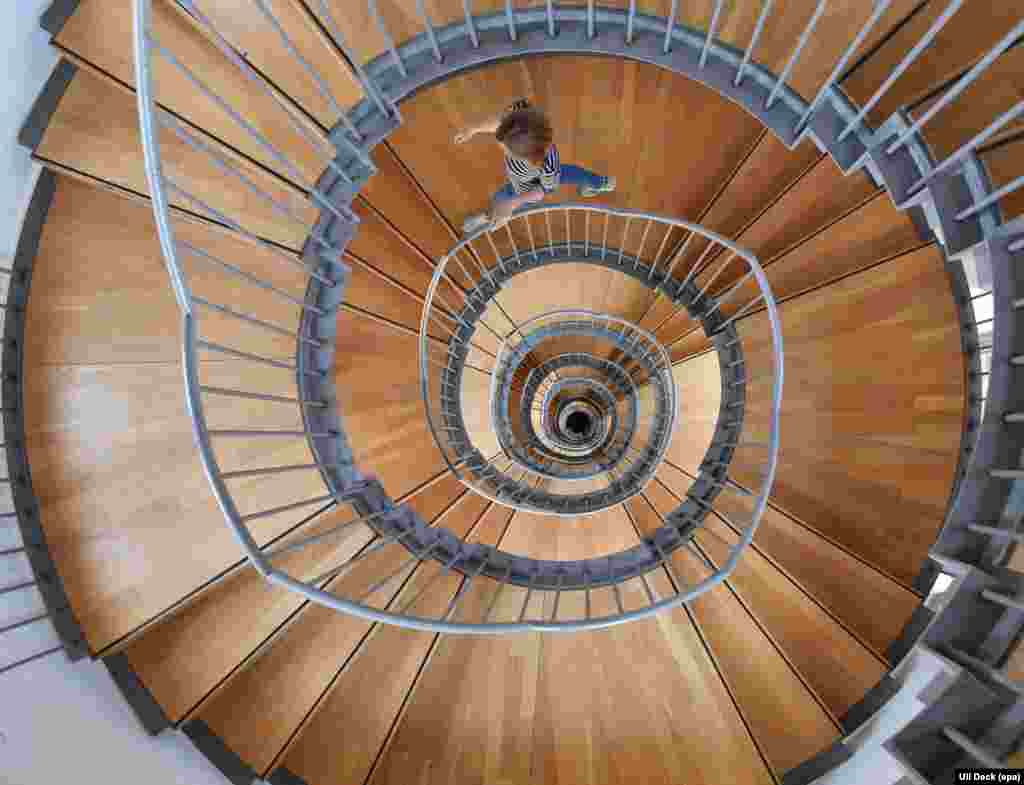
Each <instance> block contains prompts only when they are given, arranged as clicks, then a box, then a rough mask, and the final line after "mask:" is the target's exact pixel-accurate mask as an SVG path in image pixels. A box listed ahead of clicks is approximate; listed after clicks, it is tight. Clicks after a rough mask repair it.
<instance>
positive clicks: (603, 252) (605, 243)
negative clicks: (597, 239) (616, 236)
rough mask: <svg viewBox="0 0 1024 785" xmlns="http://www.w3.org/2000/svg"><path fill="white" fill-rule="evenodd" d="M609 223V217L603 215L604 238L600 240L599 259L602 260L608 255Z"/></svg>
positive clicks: (607, 214) (606, 214)
mask: <svg viewBox="0 0 1024 785" xmlns="http://www.w3.org/2000/svg"><path fill="white" fill-rule="evenodd" d="M609 223H611V215H610V214H609V213H605V214H604V237H603V239H602V240H601V258H602V259H604V258H605V255H606V254H607V253H608V224H609Z"/></svg>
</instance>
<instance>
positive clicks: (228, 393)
mask: <svg viewBox="0 0 1024 785" xmlns="http://www.w3.org/2000/svg"><path fill="white" fill-rule="evenodd" d="M199 391H200V392H201V393H205V394H207V395H222V396H225V397H228V398H248V399H251V400H255V401H270V402H273V403H295V404H299V405H301V406H316V407H325V406H327V403H326V402H325V401H303V400H300V399H299V398H286V397H284V396H281V395H264V394H263V393H253V392H246V391H245V390H234V389H231V388H228V387H207V386H201V387H200V388H199Z"/></svg>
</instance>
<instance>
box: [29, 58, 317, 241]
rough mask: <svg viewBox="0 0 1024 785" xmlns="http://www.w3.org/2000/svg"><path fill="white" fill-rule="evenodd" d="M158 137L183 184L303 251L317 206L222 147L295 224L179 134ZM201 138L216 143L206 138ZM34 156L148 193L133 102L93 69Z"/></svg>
mask: <svg viewBox="0 0 1024 785" xmlns="http://www.w3.org/2000/svg"><path fill="white" fill-rule="evenodd" d="M97 106H103V113H102V114H100V113H97V112H96V107H97ZM193 136H198V135H197V134H195V133H193ZM158 139H159V144H160V150H161V158H162V161H163V163H164V173H165V175H166V176H167V177H168V178H170V179H171V180H173V181H174V182H175V183H176V184H177V185H179V186H180V187H181V188H183V189H185V190H186V191H189V192H190V193H192V194H194V195H196V196H198V197H199V198H200V199H202V200H203V201H204V202H206V203H207V204H209V205H211V206H212V207H213V208H214V209H216V210H218V211H219V212H221V213H224V214H226V215H227V216H228V217H229V218H231V219H233V220H236V221H239V222H240V223H241V224H243V225H244V226H245V227H246V228H247V229H249V230H250V231H252V232H254V233H256V234H257V235H258V236H260V237H262V238H263V239H266V240H272V241H274V242H278V243H281V244H283V245H285V246H287V247H289V248H292V249H293V250H296V251H299V250H301V249H302V244H303V242H305V239H306V237H307V235H308V234H309V229H310V228H311V227H312V225H313V223H314V222H315V221H316V217H317V214H318V211H317V210H316V209H315V208H314V207H313V206H312V205H311V204H310V203H309V202H308V201H307V200H306V198H305V196H303V195H302V194H301V192H299V191H297V190H296V189H294V188H292V187H291V186H286V185H284V184H283V183H281V181H279V180H278V179H277V178H275V177H272V176H270V175H268V174H267V173H266V172H265V171H263V170H262V169H259V168H257V167H256V166H254V165H253V164H251V163H249V162H247V161H245V160H244V159H242V158H240V157H238V156H236V155H233V154H231V153H230V152H229V151H228V150H226V149H225V148H223V147H218V149H217V153H218V155H220V156H222V157H223V158H225V159H227V160H229V161H230V162H231V164H232V165H233V166H235V167H237V168H238V169H239V170H240V171H241V172H242V173H243V174H244V175H245V176H246V177H248V178H249V179H250V180H251V181H252V182H254V183H255V185H256V186H257V187H259V188H261V189H262V190H263V191H265V192H266V193H268V194H270V195H271V196H273V197H274V198H275V199H277V200H278V201H279V202H281V203H283V204H286V205H288V207H289V208H290V209H291V210H292V212H294V213H295V214H296V216H298V217H299V218H300V219H301V223H298V224H294V223H291V222H290V220H289V219H286V218H284V217H282V216H281V214H280V213H278V212H276V211H275V210H274V209H273V208H272V207H270V205H269V204H268V203H266V202H264V201H262V200H261V199H260V198H259V197H257V196H255V195H254V194H252V193H250V192H249V191H248V190H247V189H246V186H245V185H243V184H242V183H240V182H239V181H238V180H236V179H235V178H233V177H229V176H226V175H223V174H221V173H220V172H219V171H218V170H217V168H216V167H215V165H214V164H212V163H211V162H210V160H209V158H207V157H206V156H205V155H204V154H203V153H201V152H197V151H196V150H193V149H192V148H191V147H189V146H188V144H187V143H185V142H184V141H182V140H181V139H179V138H178V136H177V135H175V133H174V132H173V131H169V130H166V129H164V130H162V131H159V132H158ZM201 141H202V142H203V143H204V144H211V145H215V143H214V142H212V140H210V139H208V138H202V140H201ZM35 155H36V156H37V157H39V158H41V159H43V160H44V161H53V162H55V163H57V164H60V165H62V166H67V167H71V168H72V169H74V170H76V171H79V172H82V173H83V174H86V175H88V176H90V177H93V178H96V179H97V180H101V181H103V182H109V183H114V184H115V185H118V186H121V187H122V188H128V189H131V190H132V191H135V192H136V193H141V194H148V193H149V184H148V182H147V180H146V170H145V161H144V159H143V152H142V140H141V136H140V133H139V119H138V112H137V109H136V105H135V99H134V97H133V96H132V95H131V94H130V93H128V92H126V91H124V90H123V89H122V88H121V87H119V86H118V85H116V84H115V83H113V82H111V81H109V80H107V79H105V78H104V77H102V76H99V75H97V74H96V73H94V72H92V71H90V70H88V69H79V71H78V72H77V73H76V74H75V78H74V79H73V80H72V81H71V84H70V85H68V88H67V91H66V92H65V94H64V97H63V99H62V100H61V102H60V104H59V105H58V107H57V111H56V112H55V113H54V115H53V117H52V118H51V119H50V124H49V125H48V126H47V128H46V132H45V134H44V135H43V139H42V141H41V142H40V143H39V145H38V146H37V147H36V150H35ZM168 199H169V200H170V202H171V204H174V205H175V206H178V207H181V208H183V209H185V210H188V211H190V212H193V213H196V214H199V215H203V216H204V217H211V216H209V215H208V214H206V213H204V211H203V210H202V208H200V207H197V206H196V205H195V204H193V203H192V202H190V201H189V200H188V199H185V198H183V197H179V196H178V195H177V194H175V193H173V192H170V191H169V192H168Z"/></svg>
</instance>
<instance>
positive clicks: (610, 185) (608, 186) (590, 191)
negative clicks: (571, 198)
mask: <svg viewBox="0 0 1024 785" xmlns="http://www.w3.org/2000/svg"><path fill="white" fill-rule="evenodd" d="M614 190H615V178H614V177H606V178H604V185H601V186H599V187H597V188H595V187H594V186H592V185H585V186H583V187H582V188H580V196H597V195H598V194H603V193H611V192H612V191H614Z"/></svg>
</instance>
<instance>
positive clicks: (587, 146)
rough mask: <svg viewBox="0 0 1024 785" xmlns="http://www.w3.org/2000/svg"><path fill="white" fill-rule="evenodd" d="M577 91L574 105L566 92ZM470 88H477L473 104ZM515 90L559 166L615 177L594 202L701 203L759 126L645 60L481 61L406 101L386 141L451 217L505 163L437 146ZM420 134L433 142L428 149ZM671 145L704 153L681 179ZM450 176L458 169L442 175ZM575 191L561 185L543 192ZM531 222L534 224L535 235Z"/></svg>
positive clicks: (693, 209) (481, 148) (484, 148)
mask: <svg viewBox="0 0 1024 785" xmlns="http://www.w3.org/2000/svg"><path fill="white" fill-rule="evenodd" d="M474 7H475V6H474ZM584 94H585V95H587V102H586V108H585V111H583V110H581V109H580V108H579V104H578V98H577V97H576V96H578V95H584ZM480 95H486V96H488V100H487V102H486V103H485V104H483V105H482V104H481V103H480V100H479V96H480ZM523 96H529V97H530V98H532V99H533V100H535V101H536V103H537V104H538V105H540V106H543V107H544V108H545V110H546V111H547V112H549V114H550V116H551V122H552V125H553V127H554V128H555V141H556V143H557V144H558V145H559V153H560V156H561V159H562V162H563V163H573V164H578V165H580V166H583V167H586V168H588V169H591V170H593V171H596V172H598V173H601V174H608V175H614V176H616V177H617V178H618V183H619V184H618V189H617V190H616V192H615V193H613V194H607V195H602V199H601V202H602V203H603V204H611V205H613V206H623V207H635V206H636V205H638V204H642V205H644V207H645V209H648V210H650V211H652V212H662V213H669V214H672V215H679V216H683V217H687V218H689V217H694V218H695V217H696V216H697V215H698V214H699V213H700V212H701V211H702V210H703V208H704V207H705V206H706V205H707V204H708V203H709V202H710V201H711V199H712V197H713V196H714V194H715V192H716V191H717V190H718V188H719V187H720V185H721V183H722V181H723V180H724V178H725V177H727V176H728V174H729V173H730V172H731V171H732V170H733V169H734V168H735V167H736V165H737V164H738V163H739V161H740V160H742V159H743V157H744V156H746V154H747V152H749V150H750V148H751V146H752V145H753V144H754V143H755V142H756V141H757V139H758V138H760V133H761V129H760V128H759V126H758V124H757V121H756V120H754V119H753V117H751V116H750V115H748V114H746V113H745V112H743V111H742V110H741V109H740V108H739V107H738V106H736V105H735V104H733V103H731V102H729V101H726V100H725V99H722V98H720V97H718V96H717V95H716V94H714V93H713V92H712V91H710V90H708V89H707V88H705V87H703V86H701V85H699V84H697V83H695V82H693V81H691V80H688V79H681V78H679V77H676V76H674V75H672V74H670V73H668V72H665V71H662V70H660V69H657V68H655V67H654V66H649V65H641V64H638V63H631V62H626V61H622V60H616V59H612V58H593V57H575V56H573V57H569V56H565V57H552V58H535V59H530V60H526V61H523V62H521V63H502V64H497V65H492V66H489V67H488V68H486V69H480V70H478V71H475V72H473V73H469V74H464V75H460V76H459V77H457V78H455V79H452V80H449V81H446V82H444V83H443V84H440V85H437V86H436V87H434V88H432V89H431V90H427V91H423V92H421V93H419V94H417V95H416V96H414V97H413V98H411V99H409V100H408V101H406V102H405V103H404V104H403V106H402V112H403V116H404V118H405V124H404V125H403V127H402V128H400V129H398V130H397V131H396V132H395V133H394V134H393V135H392V136H391V138H390V140H389V142H390V144H391V146H392V149H393V150H394V151H395V152H396V153H397V154H398V155H399V157H400V158H401V159H402V161H403V162H404V163H405V164H406V166H407V167H408V168H409V170H410V171H411V172H412V173H413V174H414V176H415V177H416V179H417V180H418V181H419V182H420V183H421V184H422V186H423V188H424V189H425V190H426V192H427V193H428V194H429V195H430V197H431V198H432V199H433V200H434V201H435V203H436V204H437V205H438V207H439V208H440V209H441V211H442V212H443V213H444V215H445V217H446V218H447V219H448V221H449V222H450V223H451V224H452V225H454V226H456V227H458V226H460V225H461V223H462V221H463V219H464V218H465V217H466V216H467V215H469V214H470V213H473V212H476V211H478V210H480V209H483V208H484V207H485V206H486V205H487V204H488V203H489V202H490V199H491V196H492V194H493V193H494V191H496V190H497V189H498V188H500V187H501V186H502V185H503V184H504V166H503V163H502V154H501V150H500V149H499V148H498V146H497V145H496V144H494V142H493V140H489V139H488V138H487V137H486V135H481V136H478V137H475V138H474V139H472V140H471V141H470V142H468V143H467V144H465V145H450V146H449V145H447V144H445V143H444V142H445V141H446V140H450V139H452V137H453V136H454V135H455V133H456V132H457V131H459V130H461V129H462V128H464V127H465V126H467V125H470V124H472V123H476V122H480V121H481V120H483V119H484V118H485V117H487V116H493V115H494V114H497V113H499V112H500V111H502V110H503V109H504V108H505V107H507V106H508V105H509V104H510V103H511V102H512V101H514V100H516V99H518V98H521V97H523ZM668 113H671V114H678V115H680V116H686V117H688V118H689V121H688V122H687V124H686V126H685V133H683V135H682V136H680V133H681V131H680V128H679V127H678V126H674V125H672V124H666V123H664V122H663V118H664V116H665V115H666V114H668ZM426 138H429V139H436V140H439V142H438V144H437V145H431V146H429V147H428V146H425V145H423V143H422V140H423V139H426ZM680 147H686V148H688V149H700V150H701V151H702V153H703V154H702V156H701V159H700V163H699V165H697V164H695V163H693V162H691V165H689V166H688V167H687V171H686V176H685V177H684V176H680V172H679V171H678V167H677V166H675V165H674V159H672V158H671V157H670V152H669V151H671V150H674V149H680ZM667 156H668V157H667ZM453 172H458V173H459V177H458V178H455V179H453V177H452V173H453ZM574 198H575V195H574V191H572V190H571V189H569V188H568V187H563V188H561V189H560V191H559V194H558V195H557V196H553V197H552V199H555V200H569V199H574ZM553 223H555V222H554V221H553ZM541 226H542V224H541V222H539V221H538V222H536V227H535V228H536V230H537V231H536V234H538V235H539V234H540V232H541ZM552 228H553V229H555V230H557V231H561V229H560V228H559V227H557V226H553V227H552ZM637 228H638V227H637V226H636V225H635V224H634V227H633V229H634V230H637ZM544 233H545V236H546V227H545V229H544ZM639 236H640V233H639V232H637V234H636V237H637V238H638V237H639ZM651 240H652V242H653V238H651Z"/></svg>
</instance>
